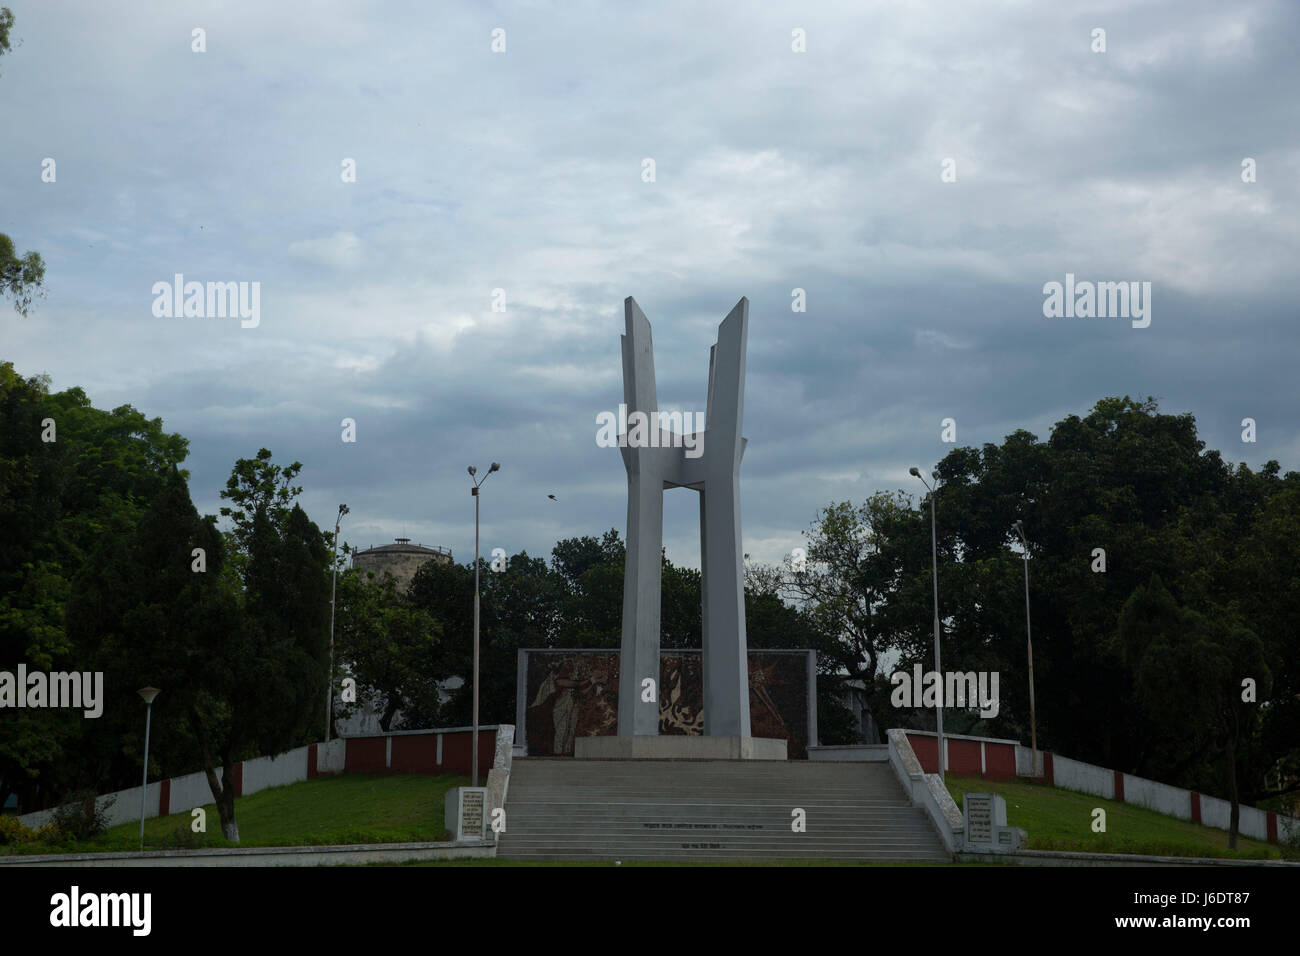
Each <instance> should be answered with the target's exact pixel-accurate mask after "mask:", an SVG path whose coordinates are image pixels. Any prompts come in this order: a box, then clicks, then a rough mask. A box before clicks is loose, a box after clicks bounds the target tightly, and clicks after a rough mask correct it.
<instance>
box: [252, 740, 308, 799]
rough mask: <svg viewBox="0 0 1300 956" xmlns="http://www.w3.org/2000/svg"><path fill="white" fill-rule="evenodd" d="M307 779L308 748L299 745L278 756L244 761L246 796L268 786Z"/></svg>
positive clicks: (281, 785) (280, 785) (277, 785)
mask: <svg viewBox="0 0 1300 956" xmlns="http://www.w3.org/2000/svg"><path fill="white" fill-rule="evenodd" d="M306 779H307V748H306V747H299V748H298V749H297V750H290V751H289V752H288V753H283V754H280V755H279V756H278V757H258V758H257V759H256V760H245V761H244V788H243V792H244V796H248V795H249V794H250V793H257V792H258V791H259V790H265V789H267V788H268V787H283V786H284V785H285V784H289V783H297V782H298V781H299V780H306Z"/></svg>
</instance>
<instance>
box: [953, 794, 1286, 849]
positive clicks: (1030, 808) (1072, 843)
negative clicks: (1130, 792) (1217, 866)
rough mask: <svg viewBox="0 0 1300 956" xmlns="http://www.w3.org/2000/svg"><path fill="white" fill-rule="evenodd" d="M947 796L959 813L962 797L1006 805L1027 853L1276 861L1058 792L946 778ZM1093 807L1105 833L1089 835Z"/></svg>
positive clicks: (1208, 833)
mask: <svg viewBox="0 0 1300 956" xmlns="http://www.w3.org/2000/svg"><path fill="white" fill-rule="evenodd" d="M947 784H948V792H949V793H950V794H952V798H953V800H955V801H956V803H957V806H958V808H960V807H961V805H962V802H961V798H962V795H963V794H967V793H996V794H999V795H1000V796H1002V797H1003V798H1004V799H1005V800H1006V801H1007V825H1008V826H1013V827H1023V828H1024V829H1026V830H1028V831H1029V845H1028V849H1031V850H1071V851H1078V852H1083V853H1145V854H1153V855H1157V856H1201V857H1233V858H1239V859H1247V860H1266V859H1279V858H1280V857H1281V854H1280V853H1279V852H1278V849H1277V847H1275V846H1272V845H1271V844H1268V843H1262V842H1260V841H1259V840H1251V839H1248V838H1246V837H1239V838H1238V840H1237V850H1236V851H1235V852H1234V851H1232V850H1229V849H1228V833H1227V831H1226V830H1216V829H1215V828H1214V827H1205V826H1201V825H1200V824H1198V823H1192V822H1190V821H1187V820H1179V819H1177V818H1176V817H1168V816H1165V815H1164V814H1162V813H1156V812H1155V811H1154V810H1147V809H1146V808H1144V807H1138V806H1134V805H1133V804H1129V803H1118V802H1116V801H1114V800H1103V799H1102V798H1101V797H1093V796H1089V795H1088V794H1085V793H1074V792H1073V791H1070V790H1059V789H1057V788H1055V787H1049V786H1046V785H1044V784H1039V783H1027V782H1025V781H1020V780H1017V781H1015V782H1005V783H1003V782H998V781H993V780H982V779H980V778H979V777H967V776H955V775H953V774H948V775H947ZM1096 807H1101V808H1102V809H1103V810H1105V811H1106V832H1105V833H1094V832H1093V830H1092V821H1093V814H1092V811H1093V809H1094V808H1096Z"/></svg>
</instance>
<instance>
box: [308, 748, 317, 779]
mask: <svg viewBox="0 0 1300 956" xmlns="http://www.w3.org/2000/svg"><path fill="white" fill-rule="evenodd" d="M317 746H318V745H317V744H312V745H311V746H310V747H308V748H307V779H308V780H315V779H316V778H317V777H318V776H320V774H319V772H318V771H317V769H316V767H317V764H316V760H317V758H316V747H317Z"/></svg>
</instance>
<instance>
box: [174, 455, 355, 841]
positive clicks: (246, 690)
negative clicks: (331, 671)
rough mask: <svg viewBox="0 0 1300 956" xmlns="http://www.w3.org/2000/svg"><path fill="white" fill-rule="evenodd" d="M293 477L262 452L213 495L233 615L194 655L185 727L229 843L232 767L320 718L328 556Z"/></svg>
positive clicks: (281, 747)
mask: <svg viewBox="0 0 1300 956" xmlns="http://www.w3.org/2000/svg"><path fill="white" fill-rule="evenodd" d="M301 467H302V466H301V465H300V464H299V463H297V462H294V463H293V464H292V465H290V466H288V467H287V468H281V467H280V466H278V465H276V464H274V463H273V462H272V460H271V452H270V451H268V450H267V449H261V450H260V451H259V452H258V454H257V457H256V458H254V459H246V458H242V459H239V460H238V461H237V462H236V463H235V466H234V469H233V471H232V474H231V479H230V481H229V482H228V483H227V486H226V489H225V490H224V491H222V493H221V494H222V497H223V498H226V499H228V500H229V501H231V502H232V503H233V506H230V507H223V508H222V509H221V510H222V514H223V515H225V516H227V517H229V518H231V519H232V522H233V524H234V528H233V530H232V531H231V532H230V533H229V534H228V535H227V542H228V555H229V558H230V566H231V568H232V572H233V574H232V577H233V579H234V580H235V581H236V582H237V586H238V590H237V594H238V596H239V598H240V605H241V606H240V615H239V618H238V620H237V621H236V622H234V623H233V624H232V626H231V628H230V630H229V631H228V632H227V633H224V634H221V635H219V636H218V637H217V639H216V640H214V641H212V642H211V643H205V644H204V645H202V646H200V647H198V648H196V650H195V657H196V658H198V660H199V661H201V666H202V668H203V674H204V682H203V690H202V692H201V693H199V694H197V695H196V696H195V697H194V698H193V699H192V700H191V701H189V705H190V706H189V717H190V723H191V726H192V728H193V732H194V735H195V738H196V739H197V741H198V745H199V750H200V752H201V754H202V757H203V768H204V772H205V773H206V775H207V779H208V785H209V787H210V788H211V790H212V795H213V797H214V798H215V800H216V804H217V810H218V813H219V814H220V817H221V829H222V833H223V835H224V836H225V837H226V839H228V840H232V841H235V842H238V840H239V827H238V824H237V823H236V821H235V792H234V778H233V768H234V766H235V764H236V763H237V762H238V761H239V760H241V759H244V758H246V757H251V756H254V755H260V754H274V753H281V752H283V751H285V750H288V749H290V748H292V747H293V746H295V745H298V744H301V743H305V742H307V741H308V740H309V739H310V738H311V736H313V734H314V733H318V732H319V731H320V729H321V724H322V723H323V721H324V716H325V715H324V713H323V709H322V704H321V702H322V699H323V696H324V694H323V692H324V691H325V689H326V686H327V675H326V671H327V670H328V656H329V593H330V576H329V574H330V562H331V552H330V549H329V547H328V545H327V543H326V537H325V536H324V535H323V534H322V533H321V531H320V529H319V528H318V527H317V526H316V525H315V524H314V523H312V521H311V520H310V519H309V518H308V517H307V515H306V513H305V512H304V511H303V510H302V508H301V507H300V506H299V505H297V504H293V498H294V497H296V495H297V494H298V493H299V492H300V490H301V489H299V488H295V487H293V485H292V479H293V478H294V477H296V475H297V474H298V472H299V471H300V470H301ZM204 636H205V637H210V636H211V635H209V634H207V633H206V632H205V634H204ZM218 763H220V766H221V767H222V774H221V776H220V778H219V777H218V775H217V772H216V768H217V766H218Z"/></svg>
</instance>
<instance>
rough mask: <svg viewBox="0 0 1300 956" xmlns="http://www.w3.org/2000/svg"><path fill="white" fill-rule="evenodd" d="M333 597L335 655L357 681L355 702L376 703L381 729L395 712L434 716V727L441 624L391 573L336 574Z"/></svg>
mask: <svg viewBox="0 0 1300 956" xmlns="http://www.w3.org/2000/svg"><path fill="white" fill-rule="evenodd" d="M337 602H338V603H337V612H336V623H335V631H336V643H337V656H338V659H339V660H340V661H346V662H347V666H348V668H349V670H350V672H351V675H352V677H353V678H354V679H355V680H356V682H357V691H358V703H369V704H371V705H372V706H374V707H376V708H379V713H380V718H379V726H380V727H381V728H382V729H383V730H384V731H385V732H387V731H389V730H391V729H392V722H393V718H394V717H395V716H396V715H397V714H398V712H399V711H400V712H403V713H405V714H407V715H408V717H409V715H410V714H412V713H418V714H420V715H422V716H424V717H425V719H428V717H429V716H433V717H434V722H431V723H429V724H427V726H437V722H436V715H437V713H438V712H439V709H440V701H439V689H438V683H439V681H441V680H444V679H445V678H446V677H447V676H449V675H448V674H447V673H446V672H445V670H444V660H443V658H444V647H443V643H442V625H441V624H439V623H438V622H437V621H436V620H435V619H434V618H433V616H432V615H431V614H430V613H429V612H428V611H427V610H425V609H424V608H422V607H419V606H417V605H416V604H415V603H414V602H413V601H411V600H410V599H409V598H407V597H406V596H404V595H402V594H399V593H398V591H397V584H396V581H395V580H394V579H393V578H392V576H391V575H383V576H382V577H380V579H379V580H375V578H374V573H373V572H368V573H366V574H364V575H363V574H362V573H361V572H359V571H356V570H349V571H347V572H345V573H343V574H340V575H339V579H338V597H337ZM336 715H337V711H336ZM407 725H408V726H410V722H409V720H408V721H407Z"/></svg>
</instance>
